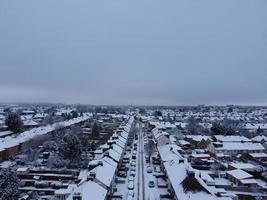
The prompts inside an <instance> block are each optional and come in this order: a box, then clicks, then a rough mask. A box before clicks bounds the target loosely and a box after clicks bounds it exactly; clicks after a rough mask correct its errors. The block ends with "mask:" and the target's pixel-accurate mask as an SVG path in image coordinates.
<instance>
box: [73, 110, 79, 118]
mask: <svg viewBox="0 0 267 200" xmlns="http://www.w3.org/2000/svg"><path fill="white" fill-rule="evenodd" d="M71 115H72V118H77V117H79V113H78V112H77V111H72V113H71Z"/></svg>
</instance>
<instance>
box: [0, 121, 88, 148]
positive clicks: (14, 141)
mask: <svg viewBox="0 0 267 200" xmlns="http://www.w3.org/2000/svg"><path fill="white" fill-rule="evenodd" d="M88 119H89V117H88V116H84V117H78V118H75V119H71V120H69V121H65V122H60V123H56V124H53V125H47V126H44V127H39V128H33V129H31V130H29V131H25V132H23V133H21V134H19V135H18V136H17V137H10V136H8V137H5V138H3V139H0V150H1V149H2V150H4V149H7V148H11V147H15V146H18V145H19V144H22V143H24V142H27V141H29V140H31V139H33V138H35V137H37V136H40V135H45V134H48V133H49V132H51V131H54V130H56V127H57V126H58V125H60V126H63V127H68V126H71V125H74V124H77V123H79V122H82V121H86V120H88Z"/></svg>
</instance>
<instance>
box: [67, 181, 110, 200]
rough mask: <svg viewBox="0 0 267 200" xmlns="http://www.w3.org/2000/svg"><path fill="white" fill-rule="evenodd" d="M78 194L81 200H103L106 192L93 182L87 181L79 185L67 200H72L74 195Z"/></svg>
mask: <svg viewBox="0 0 267 200" xmlns="http://www.w3.org/2000/svg"><path fill="white" fill-rule="evenodd" d="M78 193H79V194H80V195H81V196H82V199H83V200H92V199H97V200H105V199H106V196H107V193H108V191H107V190H106V189H105V188H103V187H101V186H100V185H98V184H97V183H95V182H93V181H87V182H84V183H83V184H81V185H79V186H78V187H77V188H76V189H75V190H74V191H73V192H72V194H71V195H70V196H69V197H68V198H67V200H72V199H73V195H74V194H78Z"/></svg>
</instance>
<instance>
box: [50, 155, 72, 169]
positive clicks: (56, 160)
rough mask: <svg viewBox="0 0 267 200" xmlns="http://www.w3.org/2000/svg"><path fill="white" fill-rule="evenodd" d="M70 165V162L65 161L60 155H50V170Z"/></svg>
mask: <svg viewBox="0 0 267 200" xmlns="http://www.w3.org/2000/svg"><path fill="white" fill-rule="evenodd" d="M69 163H70V161H69V160H64V159H63V158H62V157H60V156H59V155H50V156H49V158H48V160H47V165H48V166H49V167H50V168H62V167H66V166H68V165H69Z"/></svg>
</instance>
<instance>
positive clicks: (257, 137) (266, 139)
mask: <svg viewBox="0 0 267 200" xmlns="http://www.w3.org/2000/svg"><path fill="white" fill-rule="evenodd" d="M251 140H252V141H254V142H262V141H265V142H266V141H267V137H266V136H265V135H257V136H255V137H254V138H252V139H251Z"/></svg>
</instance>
